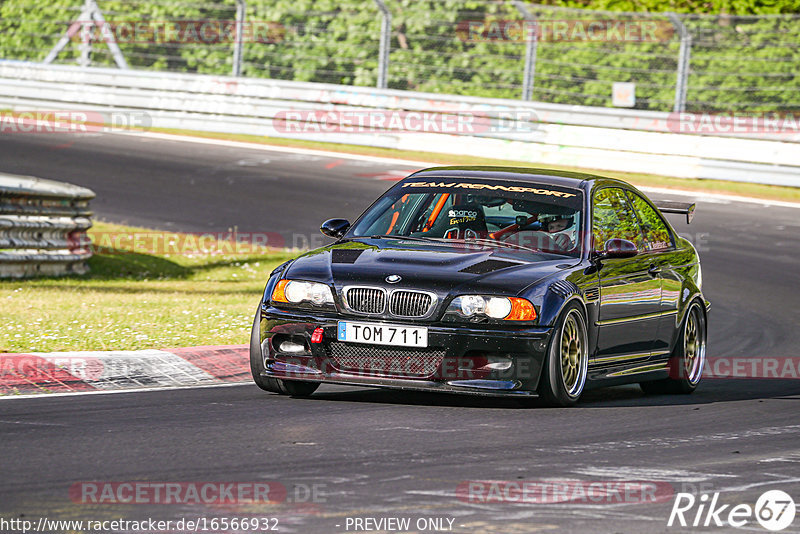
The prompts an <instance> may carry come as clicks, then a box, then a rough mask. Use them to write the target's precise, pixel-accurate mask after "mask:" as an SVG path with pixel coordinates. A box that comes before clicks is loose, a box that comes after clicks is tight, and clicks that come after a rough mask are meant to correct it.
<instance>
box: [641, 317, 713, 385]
mask: <svg viewBox="0 0 800 534" xmlns="http://www.w3.org/2000/svg"><path fill="white" fill-rule="evenodd" d="M705 362H706V316H705V314H704V313H703V310H702V308H701V307H700V303H699V302H698V301H694V302H692V304H691V305H690V306H689V311H688V312H686V318H685V319H684V320H683V325H682V328H681V334H680V337H679V338H678V343H677V344H676V346H675V349H674V351H673V354H672V356H671V357H670V360H669V378H665V379H664V380H657V381H654V382H642V383H641V384H639V386H640V387H641V388H642V391H644V392H645V393H647V394H650V395H655V394H662V393H691V392H693V391H694V390H695V389H697V384H699V383H700V378H701V376H702V374H703V366H704V365H705Z"/></svg>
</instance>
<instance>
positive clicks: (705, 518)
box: [667, 490, 795, 532]
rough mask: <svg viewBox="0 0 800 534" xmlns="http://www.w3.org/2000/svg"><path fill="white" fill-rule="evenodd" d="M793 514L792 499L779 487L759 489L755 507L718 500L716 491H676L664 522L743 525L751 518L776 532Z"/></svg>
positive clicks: (699, 524)
mask: <svg viewBox="0 0 800 534" xmlns="http://www.w3.org/2000/svg"><path fill="white" fill-rule="evenodd" d="M794 515H795V505H794V500H793V499H792V498H791V496H789V494H788V493H786V492H785V491H781V490H769V491H767V492H765V493H763V494H762V495H761V496H760V497H759V498H758V500H757V501H756V505H755V507H753V506H750V505H749V504H743V503H742V504H736V505H731V504H722V503H720V501H719V492H715V493H714V494H713V495H709V494H708V493H703V494H701V495H700V496H699V497H696V496H695V495H693V494H691V493H678V494H677V495H676V496H675V502H674V503H673V504H672V512H671V513H670V514H669V521H667V526H668V527H671V526H681V527H734V528H743V527H746V526H748V525H750V524H751V523H753V521H754V520H755V521H757V522H758V523H759V524H760V525H761V526H762V527H764V528H765V529H767V530H771V531H773V532H778V531H780V530H784V529H785V528H787V527H788V526H789V525H791V524H792V522H793V521H794Z"/></svg>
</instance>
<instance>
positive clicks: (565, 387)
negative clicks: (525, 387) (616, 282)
mask: <svg viewBox="0 0 800 534" xmlns="http://www.w3.org/2000/svg"><path fill="white" fill-rule="evenodd" d="M588 364H589V341H588V335H587V327H586V317H585V316H584V314H583V311H582V310H581V308H580V307H579V306H578V305H577V304H569V305H568V306H567V307H566V308H565V309H564V311H563V312H562V313H561V316H560V317H559V319H558V321H557V322H556V327H555V329H554V330H553V336H552V338H551V339H550V345H549V346H548V349H547V357H546V358H545V362H544V365H543V366H542V377H541V379H540V380H539V389H538V393H539V396H540V397H541V399H542V400H543V401H544V403H545V404H546V405H548V406H562V407H566V406H574V405H575V404H577V402H578V399H579V398H580V396H581V393H582V392H583V388H584V386H585V385H586V375H587V369H588Z"/></svg>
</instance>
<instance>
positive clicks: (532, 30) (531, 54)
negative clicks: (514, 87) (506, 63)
mask: <svg viewBox="0 0 800 534" xmlns="http://www.w3.org/2000/svg"><path fill="white" fill-rule="evenodd" d="M512 3H513V4H514V7H516V8H517V10H518V11H519V12H520V14H522V17H523V18H524V19H525V32H524V35H525V69H524V70H523V72H522V99H523V100H533V78H534V76H535V75H536V51H537V49H538V46H539V28H538V27H537V24H536V17H535V16H533V14H532V13H531V12H530V11H528V8H527V7H526V6H525V4H523V3H522V2H521V0H512Z"/></svg>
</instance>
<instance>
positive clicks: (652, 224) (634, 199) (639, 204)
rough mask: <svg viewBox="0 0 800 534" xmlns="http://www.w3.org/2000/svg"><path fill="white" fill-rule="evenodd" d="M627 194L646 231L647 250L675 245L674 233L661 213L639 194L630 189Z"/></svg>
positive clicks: (645, 244)
mask: <svg viewBox="0 0 800 534" xmlns="http://www.w3.org/2000/svg"><path fill="white" fill-rule="evenodd" d="M627 194H628V198H629V199H630V201H631V204H633V209H634V211H636V216H637V217H639V222H640V223H641V225H642V230H643V231H644V239H645V243H644V246H645V250H662V249H665V248H670V247H671V246H672V245H673V242H672V235H671V234H670V231H669V228H667V225H666V224H665V223H664V219H662V218H661V215H659V214H658V212H657V211H656V210H655V209H654V208H653V207H652V206H651V205H650V204H648V203H647V202H646V201H645V200H644V199H643V198H642V197H640V196H639V195H637V194H635V193H632V192H630V191H628V192H627Z"/></svg>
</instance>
